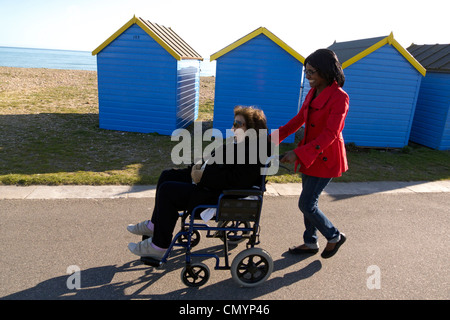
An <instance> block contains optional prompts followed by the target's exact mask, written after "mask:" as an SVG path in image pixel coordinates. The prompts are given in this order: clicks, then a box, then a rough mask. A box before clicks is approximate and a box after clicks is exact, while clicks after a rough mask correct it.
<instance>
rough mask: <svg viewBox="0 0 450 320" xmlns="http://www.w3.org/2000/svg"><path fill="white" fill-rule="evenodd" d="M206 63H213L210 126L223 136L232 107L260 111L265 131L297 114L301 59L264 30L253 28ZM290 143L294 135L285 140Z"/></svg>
mask: <svg viewBox="0 0 450 320" xmlns="http://www.w3.org/2000/svg"><path fill="white" fill-rule="evenodd" d="M210 60H211V61H214V60H216V61H217V63H216V83H215V96H214V121H213V126H214V128H215V129H219V130H221V132H222V134H223V135H224V136H225V130H226V129H230V128H231V126H232V119H233V109H234V107H235V106H236V105H244V106H255V107H258V108H260V109H262V110H263V111H264V113H265V114H266V116H267V125H268V127H269V130H270V129H277V128H278V127H280V126H281V125H284V124H285V123H286V122H287V121H289V120H290V119H291V118H292V117H293V116H295V115H296V114H297V112H298V106H299V97H300V83H301V80H302V69H303V62H304V61H305V59H304V58H303V57H302V56H301V55H300V54H299V53H297V52H296V51H295V50H293V49H292V48H291V47H289V46H288V45H287V44H286V43H284V42H283V41H282V40H280V39H279V38H278V37H277V36H275V35H274V34H273V33H272V32H270V31H269V30H268V29H266V28H263V27H261V28H258V29H256V30H255V31H253V32H251V33H249V34H248V35H246V36H244V37H243V38H241V39H239V40H237V41H236V42H234V43H232V44H230V45H229V46H227V47H225V48H224V49H222V50H220V51H218V52H216V53H214V54H213V55H211V58H210ZM293 141H294V135H291V136H290V137H288V138H286V140H285V142H293Z"/></svg>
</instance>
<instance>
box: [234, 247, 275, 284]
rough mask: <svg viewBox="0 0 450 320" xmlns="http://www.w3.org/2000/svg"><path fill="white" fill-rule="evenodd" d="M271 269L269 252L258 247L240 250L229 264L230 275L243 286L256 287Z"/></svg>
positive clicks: (268, 274) (265, 278)
mask: <svg viewBox="0 0 450 320" xmlns="http://www.w3.org/2000/svg"><path fill="white" fill-rule="evenodd" d="M272 271H273V260H272V257H271V256H270V254H269V253H268V252H267V251H265V250H263V249H260V248H249V249H246V250H244V251H242V252H240V253H239V254H238V255H237V256H236V257H235V258H234V259H233V263H232V264H231V276H232V278H233V279H234V281H236V282H237V283H238V284H239V285H241V286H243V287H256V286H258V285H260V284H261V283H263V282H264V281H266V280H267V278H269V276H270V274H271V273H272Z"/></svg>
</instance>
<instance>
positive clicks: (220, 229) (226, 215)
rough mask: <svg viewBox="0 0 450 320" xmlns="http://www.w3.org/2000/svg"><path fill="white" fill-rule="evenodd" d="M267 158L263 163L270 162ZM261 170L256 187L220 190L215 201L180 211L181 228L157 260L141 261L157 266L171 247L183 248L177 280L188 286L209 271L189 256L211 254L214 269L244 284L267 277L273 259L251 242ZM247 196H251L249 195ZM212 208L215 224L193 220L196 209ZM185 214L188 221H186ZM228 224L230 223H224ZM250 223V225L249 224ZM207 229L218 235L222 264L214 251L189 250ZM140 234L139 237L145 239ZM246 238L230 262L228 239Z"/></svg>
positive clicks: (202, 280)
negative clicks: (214, 211) (243, 246)
mask: <svg viewBox="0 0 450 320" xmlns="http://www.w3.org/2000/svg"><path fill="white" fill-rule="evenodd" d="M271 159H272V157H271V158H269V159H268V160H267V163H266V165H265V169H266V170H267V168H268V166H269V165H270V162H271V161H270V160H271ZM265 177H266V176H265V174H264V175H261V184H260V186H259V187H258V188H259V189H235V190H224V191H223V192H222V194H221V195H220V196H219V200H218V203H217V205H199V206H197V207H195V208H194V210H193V211H192V212H191V213H190V214H189V215H187V212H186V211H185V212H183V213H182V214H180V216H181V218H182V219H181V230H180V231H179V232H178V233H177V234H176V235H175V236H174V238H173V239H172V242H171V244H170V246H169V248H168V249H167V250H166V253H165V254H164V256H163V257H162V259H161V261H158V260H155V259H153V258H150V257H141V261H142V262H143V263H144V264H146V265H150V266H153V267H160V266H161V265H162V264H164V263H166V262H167V259H168V258H169V256H170V254H171V252H172V249H173V248H174V247H183V248H186V265H185V267H184V268H183V270H182V272H181V280H182V281H183V283H184V284H185V285H187V286H190V287H199V286H201V285H203V284H205V283H206V282H207V281H208V280H209V277H210V271H209V268H208V266H207V265H205V264H204V263H192V258H193V257H203V258H215V259H216V264H215V267H214V269H215V270H231V275H232V278H233V279H234V280H235V282H237V283H238V284H239V285H241V286H244V287H255V286H257V285H259V284H261V283H263V282H264V281H265V280H267V279H268V278H269V276H270V274H271V273H272V271H273V260H272V258H271V256H270V254H269V253H268V252H267V251H265V250H263V249H260V248H256V247H255V246H256V245H258V244H259V243H260V241H259V233H260V224H259V223H260V217H261V211H262V204H263V195H264V192H265V190H266V187H265V184H266V181H265ZM249 197H251V198H249ZM208 208H215V209H216V215H215V221H216V222H217V223H218V226H215V227H213V226H209V225H208V224H207V223H196V222H195V216H196V212H197V211H198V210H201V209H208ZM188 217H189V222H186V220H187V218H188ZM229 224H231V225H230V226H228V225H229ZM251 224H253V225H251ZM199 231H207V234H206V237H207V238H217V237H219V238H221V239H222V241H223V248H224V264H223V265H221V264H220V257H219V256H218V255H217V254H214V253H193V252H192V251H191V250H192V248H193V247H195V246H196V245H197V244H198V243H199V241H200V232H199ZM146 238H147V237H146V236H143V240H144V239H146ZM246 239H248V241H247V244H246V247H247V249H246V250H244V251H242V252H240V253H239V254H237V255H236V257H235V258H234V259H233V262H232V264H231V265H230V262H229V257H228V251H229V243H233V244H237V243H239V242H242V241H244V240H246Z"/></svg>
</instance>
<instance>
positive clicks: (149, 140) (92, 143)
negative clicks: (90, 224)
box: [0, 67, 450, 185]
mask: <svg viewBox="0 0 450 320" xmlns="http://www.w3.org/2000/svg"><path fill="white" fill-rule="evenodd" d="M213 109H214V78H212V77H208V78H202V79H201V84H200V107H199V121H204V122H206V123H209V125H210V122H211V121H212V119H213ZM230 121H231V120H230ZM177 143H178V142H176V141H171V139H170V137H168V136H161V135H158V134H141V133H131V132H119V131H110V130H103V129H100V128H99V126H98V101H97V76H96V72H92V71H76V70H51V69H22V68H7V67H0V184H8V185H11V184H12V185H14V184H15V185H36V184H45V185H62V184H76V185H106V184H115V185H119V184H126V185H132V184H155V183H156V182H157V179H158V177H159V174H160V172H161V170H163V169H166V168H170V167H173V165H172V162H171V160H170V154H171V150H172V148H173V146H174V145H176V144H177ZM295 146H296V143H293V144H282V145H281V147H280V152H285V151H287V150H291V149H293V148H294V147H295ZM348 159H349V166H350V169H349V171H348V172H347V173H345V174H344V175H343V176H342V177H341V178H337V179H335V180H334V181H342V182H351V181H378V180H390V181H424V180H425V181H429V180H444V179H450V152H448V151H436V150H432V149H429V148H426V147H422V146H419V145H410V146H408V147H405V148H403V149H401V150H374V149H362V148H356V147H352V146H349V147H348ZM288 167H289V168H290V170H291V171H290V172H289V171H286V170H284V169H281V170H280V171H279V173H278V175H276V176H272V177H269V181H271V182H276V183H286V182H299V181H300V178H299V175H298V174H295V173H293V172H292V170H293V166H292V165H290V166H288Z"/></svg>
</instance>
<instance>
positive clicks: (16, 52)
mask: <svg viewBox="0 0 450 320" xmlns="http://www.w3.org/2000/svg"><path fill="white" fill-rule="evenodd" d="M0 66H2V67H16V68H47V69H66V70H89V71H97V57H96V56H93V55H92V53H91V52H89V51H73V50H55V49H35V48H16V47H1V46H0ZM215 74H216V62H215V61H213V62H210V61H209V59H207V58H205V59H204V61H201V62H200V76H201V77H210V76H215Z"/></svg>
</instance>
